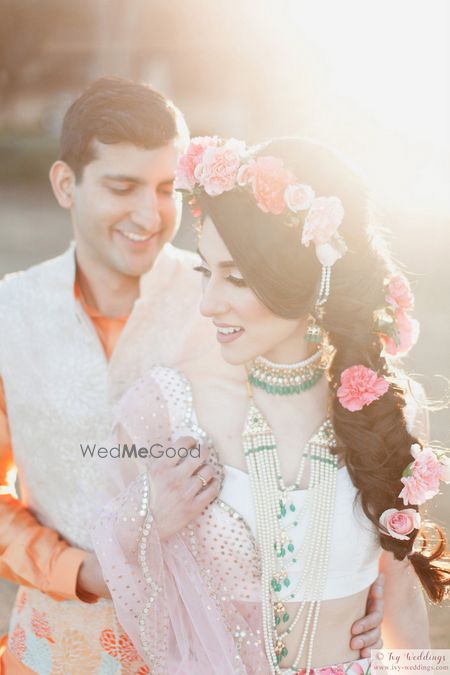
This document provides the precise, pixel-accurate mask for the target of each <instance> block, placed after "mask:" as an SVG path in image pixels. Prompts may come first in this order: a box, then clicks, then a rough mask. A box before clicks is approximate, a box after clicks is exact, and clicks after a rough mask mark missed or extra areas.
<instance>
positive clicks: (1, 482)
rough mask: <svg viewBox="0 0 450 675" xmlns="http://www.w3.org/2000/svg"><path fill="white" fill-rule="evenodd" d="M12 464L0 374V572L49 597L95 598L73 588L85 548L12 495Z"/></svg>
mask: <svg viewBox="0 0 450 675" xmlns="http://www.w3.org/2000/svg"><path fill="white" fill-rule="evenodd" d="M15 476H16V470H15V466H14V458H13V453H12V445H11V437H10V431H9V425H8V417H7V411H6V401H5V394H4V389H3V382H2V380H1V378H0V577H3V578H5V579H8V580H10V581H13V582H14V583H16V584H22V585H23V586H29V587H33V588H38V589H39V590H41V591H44V592H45V593H48V595H50V596H51V597H52V598H54V599H55V600H66V599H70V600H83V601H84V602H96V600H97V597H96V596H95V595H92V594H90V593H82V594H81V593H80V592H79V593H78V594H77V577H78V572H79V570H80V567H81V565H82V564H83V562H84V560H85V559H86V557H87V556H88V552H87V551H83V550H82V549H79V548H75V547H72V546H69V545H68V544H67V543H66V542H65V541H64V540H63V539H61V537H60V536H59V535H58V533H57V532H55V531H54V530H52V529H50V528H48V527H44V526H43V525H41V524H40V523H39V521H38V520H37V519H36V518H35V517H34V516H33V515H32V513H30V511H29V510H28V509H27V508H26V507H25V506H24V505H23V504H22V503H21V502H20V501H19V500H18V499H17V495H16V492H15V487H14V482H15Z"/></svg>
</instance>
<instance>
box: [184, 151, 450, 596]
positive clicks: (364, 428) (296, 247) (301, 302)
mask: <svg viewBox="0 0 450 675" xmlns="http://www.w3.org/2000/svg"><path fill="white" fill-rule="evenodd" d="M258 155H273V156H275V157H278V158H281V159H282V160H283V162H284V164H285V166H286V167H287V168H288V169H289V170H290V171H292V172H293V173H294V175H295V176H296V178H297V180H298V181H299V182H300V183H306V184H308V185H310V186H311V187H312V188H313V189H314V191H315V193H316V195H318V196H332V195H335V196H338V197H339V198H340V199H341V201H342V203H343V206H344V209H345V216H344V221H343V223H342V225H341V227H340V228H339V232H340V233H341V234H342V236H343V238H344V240H345V242H346V243H347V246H348V251H347V253H346V254H345V256H344V257H343V258H342V259H341V260H339V261H338V262H337V263H336V265H335V266H334V267H333V269H332V275H331V291H330V296H329V299H328V301H327V303H326V305H325V314H324V317H323V319H322V321H321V325H322V326H323V328H324V329H325V330H326V331H327V333H328V335H329V339H330V342H331V344H332V346H333V347H334V349H335V354H334V358H333V360H332V363H331V366H330V391H331V394H332V411H333V412H332V420H333V425H334V429H335V432H336V436H337V439H338V449H337V451H338V452H340V453H342V454H343V456H344V459H345V463H346V465H347V468H348V471H349V474H350V476H351V478H352V481H353V483H354V485H355V486H356V487H357V489H358V493H359V494H360V497H361V502H362V506H363V509H364V512H365V514H366V515H367V517H368V518H370V520H371V521H372V522H373V523H374V524H375V526H376V527H378V519H379V517H380V515H381V514H382V513H383V511H385V510H386V509H389V508H399V509H400V508H402V507H403V502H402V500H401V499H399V497H398V495H399V493H400V491H401V489H402V488H403V484H402V483H401V482H400V479H401V477H402V473H403V471H404V469H405V468H406V466H407V465H408V464H409V463H410V462H411V461H413V458H412V456H411V445H412V444H413V443H417V442H419V443H420V439H418V438H416V437H415V436H413V435H412V433H411V432H410V430H408V427H407V424H406V418H405V405H406V401H405V395H406V387H405V377H404V376H403V377H401V376H399V372H398V371H397V370H396V369H395V370H394V368H393V367H392V366H390V364H389V363H388V362H387V360H386V359H385V357H384V356H383V354H382V342H381V339H380V337H379V335H378V334H377V332H376V328H375V324H374V318H373V313H374V311H375V310H379V309H380V308H382V307H384V306H385V305H386V300H385V287H384V282H385V279H386V277H387V276H389V275H390V274H392V273H393V272H395V269H394V266H393V264H392V261H391V260H390V258H389V255H388V253H387V250H386V248H385V247H384V245H383V243H382V241H381V239H380V237H379V236H378V235H375V228H373V227H372V224H371V219H372V216H371V207H370V199H369V195H368V192H367V189H366V187H365V184H364V182H363V181H362V179H361V178H360V176H359V175H358V173H357V172H356V171H355V170H354V169H353V168H352V167H351V165H350V164H349V163H348V161H347V160H345V159H344V158H343V157H342V156H340V155H339V154H338V153H337V152H336V151H334V150H332V149H331V148H329V147H326V146H324V145H321V144H319V143H317V142H314V141H312V140H309V139H300V138H280V139H275V140H272V141H269V142H268V143H266V144H264V145H262V146H260V147H259V149H258V150H257V152H256V156H258ZM197 202H198V206H200V208H201V210H202V215H203V218H204V217H205V216H206V215H208V216H210V218H211V219H212V221H213V222H214V224H215V226H216V228H217V230H218V232H219V234H220V236H221V237H222V239H223V241H224V243H225V245H226V246H227V248H228V250H229V251H230V253H231V255H232V257H233V259H234V261H235V262H236V264H237V266H238V267H239V269H240V271H241V273H242V274H243V276H244V278H245V280H246V282H247V284H248V285H249V286H250V288H252V290H253V291H254V292H255V294H256V295H257V297H258V298H259V299H260V300H261V301H262V302H263V303H264V305H266V306H267V307H268V308H269V309H270V310H271V311H272V312H273V313H274V314H276V315H278V316H282V317H284V318H300V317H302V316H305V315H306V314H307V313H308V312H313V311H314V304H315V300H316V298H317V293H318V286H319V282H320V275H321V266H320V263H319V262H318V260H317V258H316V256H315V254H314V247H313V246H311V247H309V248H306V247H305V246H302V245H300V234H299V230H298V229H297V228H288V227H286V225H285V224H284V223H283V222H282V220H281V219H280V217H279V216H274V215H271V214H267V213H263V212H262V211H261V210H260V209H259V208H258V207H257V205H256V202H255V199H254V197H253V195H251V194H249V193H247V192H243V191H242V192H238V191H231V192H225V193H223V194H222V195H220V196H218V197H213V198H212V197H209V196H208V195H207V194H204V193H202V194H201V195H200V196H199V197H198V198H197ZM355 364H362V365H364V366H367V367H368V368H372V369H373V370H375V371H377V373H378V374H380V375H382V376H384V377H386V378H388V379H389V382H390V386H389V390H388V392H387V393H386V394H385V395H384V396H382V397H381V398H380V399H379V400H378V401H375V402H374V403H372V404H371V405H369V406H366V407H364V408H363V409H362V410H361V411H357V412H350V411H349V410H347V409H345V408H344V407H343V406H342V405H341V404H340V403H339V400H338V398H337V396H336V391H337V389H338V387H339V385H340V376H341V373H342V372H343V371H344V370H345V369H346V368H348V367H349V366H353V365H355ZM415 508H417V507H415ZM427 525H428V526H430V527H434V529H435V532H436V533H437V537H438V544H437V546H436V548H435V549H434V550H433V549H430V548H429V540H428V539H427V536H426V532H425V529H424V528H423V529H422V530H421V536H422V537H423V546H422V548H421V550H420V551H415V552H412V547H413V542H414V539H415V538H416V537H417V535H418V531H417V530H416V531H415V532H414V533H413V534H412V535H411V537H410V538H409V539H408V540H399V539H395V538H392V537H390V536H387V535H384V534H383V533H381V532H380V543H381V546H382V547H383V548H384V549H385V550H387V551H391V552H392V553H393V554H394V557H395V558H396V559H397V560H403V559H404V558H405V557H406V556H408V557H409V559H410V560H411V562H412V564H413V566H414V569H415V571H416V573H417V575H418V576H419V578H420V581H421V583H422V585H423V586H424V588H425V590H426V592H427V594H428V596H429V598H430V599H431V600H432V601H434V602H439V601H441V600H442V599H443V598H444V595H445V590H446V586H447V585H449V584H450V573H449V568H448V567H447V568H446V567H445V563H444V564H443V562H444V560H443V559H444V558H445V557H446V556H447V553H446V551H445V548H446V542H445V536H444V533H443V532H442V530H441V529H440V528H439V527H438V526H436V525H434V524H432V523H428V524H427Z"/></svg>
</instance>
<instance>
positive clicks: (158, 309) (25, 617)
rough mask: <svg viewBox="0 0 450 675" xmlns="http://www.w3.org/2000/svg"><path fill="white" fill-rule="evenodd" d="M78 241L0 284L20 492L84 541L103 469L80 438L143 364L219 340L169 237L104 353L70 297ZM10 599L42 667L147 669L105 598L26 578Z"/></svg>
mask: <svg viewBox="0 0 450 675" xmlns="http://www.w3.org/2000/svg"><path fill="white" fill-rule="evenodd" d="M74 250H75V249H74V245H71V247H70V248H69V249H68V250H67V251H66V252H65V253H64V254H63V255H61V256H59V257H58V258H55V259H53V260H49V261H46V262H44V263H42V264H39V265H37V266H35V267H32V268H31V269H29V270H27V271H26V272H20V273H18V274H13V275H9V276H8V277H7V278H6V279H5V280H4V281H2V282H1V283H0V326H2V327H4V328H6V330H4V331H3V332H2V334H1V335H0V376H1V377H2V378H3V383H4V387H5V394H6V400H7V406H8V419H9V425H10V431H11V437H12V441H13V447H14V457H15V461H16V464H17V467H18V477H19V484H20V491H21V497H22V499H23V501H24V502H25V504H26V505H27V506H28V508H29V509H30V510H31V511H32V512H33V513H34V515H35V516H36V517H37V518H38V519H39V521H40V522H41V523H42V524H43V525H45V526H47V527H50V528H53V529H55V530H57V531H58V532H59V533H60V535H61V536H62V537H63V538H64V539H66V540H67V541H68V542H69V543H70V544H71V545H73V546H76V547H79V548H84V549H90V548H91V543H90V539H89V535H88V529H89V524H90V522H91V520H92V517H93V515H94V513H95V512H96V508H97V507H98V504H97V502H96V498H95V495H96V494H97V492H98V488H99V487H101V481H102V472H101V463H99V462H98V461H97V462H95V461H93V460H92V459H90V458H89V457H88V456H86V457H83V454H82V452H81V448H80V444H81V445H83V447H85V446H86V444H90V445H91V447H92V446H93V444H95V443H96V444H97V446H98V445H99V444H101V443H102V441H104V439H105V438H107V437H108V435H109V432H110V428H111V421H112V407H113V404H114V403H115V402H117V400H118V399H119V398H120V396H121V395H122V393H123V392H124V391H125V390H126V389H127V388H128V387H129V386H130V385H131V384H133V382H134V381H135V380H136V379H137V378H138V377H140V376H141V375H142V374H143V373H144V372H146V371H147V370H148V369H149V368H150V367H151V366H153V365H155V364H161V365H167V366H173V365H176V364H178V363H180V362H182V361H185V360H186V359H189V358H190V357H195V356H198V355H199V354H200V353H202V352H203V353H204V352H205V350H208V349H210V348H211V347H212V346H213V345H214V344H215V340H214V332H213V328H212V326H211V324H210V322H208V321H206V320H205V319H202V317H201V316H200V314H199V311H198V303H199V297H200V277H199V275H197V274H196V273H195V272H193V271H192V267H193V264H194V261H195V256H194V254H192V253H189V252H187V251H182V250H180V249H176V248H174V247H173V246H171V245H170V244H167V245H166V246H165V247H164V249H163V251H162V252H161V254H160V255H159V257H158V259H157V261H156V263H155V265H154V267H153V269H152V270H151V271H150V272H148V273H147V274H145V275H144V276H143V277H142V278H141V294H140V297H139V299H138V300H137V301H136V303H135V306H134V308H133V311H132V313H131V315H130V317H129V319H128V322H127V324H126V326H125V328H124V330H123V332H122V334H121V336H120V338H119V340H118V343H117V345H116V348H115V349H114V352H113V354H112V357H111V360H110V361H109V362H108V360H107V359H106V357H105V354H104V351H103V348H102V345H101V343H100V341H99V339H98V337H97V334H96V331H95V329H94V327H93V325H92V323H91V321H90V319H89V318H88V317H87V316H86V314H85V313H84V311H83V309H82V307H81V305H80V304H79V302H77V300H76V299H75V298H74V295H73V285H74V277H75V256H74ZM17 598H18V599H20V601H16V606H15V609H14V611H13V614H12V619H11V625H10V639H11V635H12V634H15V636H16V638H17V636H19V637H20V638H21V639H22V638H24V639H25V649H21V652H20V653H22V654H23V655H22V659H21V660H22V662H23V663H24V665H26V666H28V667H29V668H31V669H32V670H35V671H37V672H39V673H40V675H44V674H45V673H50V672H51V673H54V672H58V673H59V672H61V673H62V672H64V673H69V672H76V673H77V674H78V673H80V674H81V673H83V674H84V673H91V672H92V673H94V672H95V673H113V672H114V673H120V672H127V673H134V672H136V673H137V672H140V673H141V675H143V673H145V670H141V671H139V667H140V664H142V662H140V661H139V659H138V657H137V654H134V652H133V648H132V646H131V645H129V644H128V642H127V640H126V636H125V637H123V631H122V630H121V628H120V626H119V625H118V623H117V620H116V617H115V614H114V610H113V606H112V603H111V601H109V600H103V599H102V600H99V601H98V602H97V603H96V604H86V603H82V602H77V601H63V602H57V601H55V600H53V599H51V598H50V597H49V596H48V595H46V594H44V593H42V592H40V591H38V590H36V589H28V588H24V587H23V588H21V589H20V590H19V593H18V596H17ZM56 617H57V621H56ZM37 624H39V625H40V627H41V628H40V629H39V630H36V625H37ZM22 631H23V632H22ZM121 636H122V637H121ZM22 641H23V640H22ZM120 642H121V644H122V648H123V649H122V652H123V653H122V652H121V651H120V649H119V643H120ZM124 654H125V656H124ZM72 660H73V670H72V666H71V661H72ZM125 664H126V668H125ZM133 664H134V665H133Z"/></svg>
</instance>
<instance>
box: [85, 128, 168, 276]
mask: <svg viewBox="0 0 450 675" xmlns="http://www.w3.org/2000/svg"><path fill="white" fill-rule="evenodd" d="M94 144H95V150H96V159H94V160H93V161H92V162H90V163H89V164H87V165H86V166H85V167H84V171H83V175H82V177H81V179H80V180H79V182H78V183H75V185H74V186H73V189H72V199H73V203H72V217H73V224H74V230H75V240H76V244H77V250H78V252H79V254H80V255H81V256H82V257H83V259H84V260H88V261H89V264H90V265H91V266H92V265H95V264H97V265H98V266H99V267H100V266H101V267H103V268H107V269H108V271H113V272H116V273H118V274H119V275H125V276H128V277H140V276H141V275H142V274H144V273H145V272H147V271H148V270H149V269H151V267H152V265H153V263H154V261H155V260H156V258H157V256H158V254H159V252H160V251H161V249H162V247H163V246H164V244H165V243H166V242H168V241H170V240H171V239H172V238H173V236H174V234H175V232H176V229H177V226H178V224H179V215H180V213H179V212H180V208H181V202H180V199H179V196H178V195H177V194H176V193H174V191H173V180H174V175H175V167H176V162H177V156H178V151H177V149H176V147H175V143H174V141H171V142H170V143H168V144H167V145H164V146H162V147H160V148H156V149H153V150H146V149H144V148H139V147H137V146H135V145H130V144H128V143H117V144H112V145H105V144H103V143H99V142H98V141H95V142H94Z"/></svg>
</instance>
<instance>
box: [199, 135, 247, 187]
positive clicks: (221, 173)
mask: <svg viewBox="0 0 450 675" xmlns="http://www.w3.org/2000/svg"><path fill="white" fill-rule="evenodd" d="M244 152H245V145H244V143H243V142H242V141H237V140H236V139H234V138H232V139H230V140H229V141H227V142H226V143H225V144H224V145H221V146H217V147H216V146H208V147H207V148H206V150H205V152H204V153H203V155H202V157H201V161H200V162H199V163H198V164H197V166H196V167H195V169H194V176H195V178H196V179H197V180H198V182H199V183H200V184H201V185H202V187H203V189H204V190H205V192H206V193H207V194H208V195H210V196H211V197H216V196H217V195H221V194H222V193H223V192H228V191H229V190H232V189H233V188H234V187H235V185H236V178H237V174H238V170H239V166H240V164H241V159H242V156H243V153H244Z"/></svg>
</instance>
